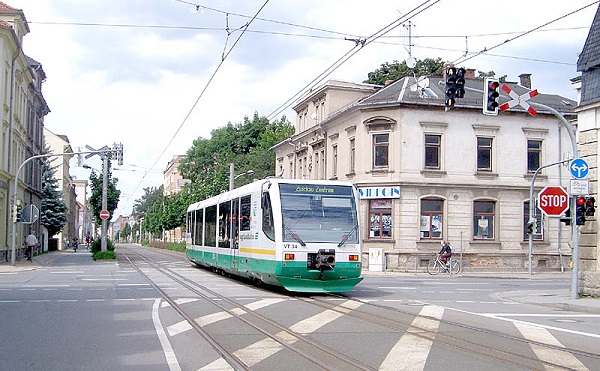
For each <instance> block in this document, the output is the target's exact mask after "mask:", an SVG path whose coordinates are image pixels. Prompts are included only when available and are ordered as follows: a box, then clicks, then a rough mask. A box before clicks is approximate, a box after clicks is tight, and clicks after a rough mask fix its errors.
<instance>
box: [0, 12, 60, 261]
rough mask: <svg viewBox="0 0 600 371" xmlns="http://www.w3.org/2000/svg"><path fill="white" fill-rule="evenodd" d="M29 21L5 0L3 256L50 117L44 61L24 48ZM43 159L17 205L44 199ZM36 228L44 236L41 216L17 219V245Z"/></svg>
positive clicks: (0, 81) (0, 49) (1, 49)
mask: <svg viewBox="0 0 600 371" xmlns="http://www.w3.org/2000/svg"><path fill="white" fill-rule="evenodd" d="M28 33H29V26H28V23H27V19H26V18H25V14H24V13H23V11H22V10H20V9H16V8H13V7H10V6H8V5H7V4H5V3H3V2H0V60H1V62H2V65H3V66H4V67H3V73H2V74H0V101H1V102H2V104H3V107H4V109H2V110H1V111H0V121H1V122H2V130H1V131H0V260H5V261H9V260H11V257H10V252H11V250H12V246H11V244H12V230H13V223H14V220H13V217H12V208H13V206H14V205H13V195H14V194H15V177H16V176H17V171H18V170H19V168H20V166H21V164H23V163H24V162H25V161H26V160H27V159H28V158H30V157H32V156H35V155H39V154H41V153H42V150H43V125H44V117H45V115H47V114H48V112H49V109H48V106H47V104H46V102H45V100H44V98H43V96H42V83H43V82H44V81H45V73H44V71H43V69H42V66H41V64H40V63H38V62H36V61H35V60H33V59H31V58H29V57H27V56H26V55H25V54H24V53H23V39H24V37H25V35H27V34H28ZM40 170H41V162H40V161H38V160H32V161H28V162H27V163H26V164H25V165H24V167H23V168H22V169H21V171H20V172H19V174H18V181H17V182H16V195H17V205H20V206H21V207H26V206H29V205H35V206H36V207H37V208H38V209H39V207H40V203H41V202H40V200H41V198H40V197H41V171H40ZM30 228H31V229H32V231H33V232H34V234H36V236H37V237H38V240H40V241H44V240H45V239H44V230H43V228H42V227H41V226H40V223H39V220H38V221H36V222H34V223H33V224H31V225H29V224H21V223H16V225H15V231H16V235H15V241H16V243H15V245H16V246H15V250H16V251H17V252H19V250H20V247H21V246H22V241H23V239H24V237H25V236H26V235H27V234H28V233H29V229H30Z"/></svg>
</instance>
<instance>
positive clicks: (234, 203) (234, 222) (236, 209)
mask: <svg viewBox="0 0 600 371" xmlns="http://www.w3.org/2000/svg"><path fill="white" fill-rule="evenodd" d="M230 221H231V223H230V233H231V235H230V238H229V244H230V249H229V251H230V253H231V268H232V269H235V270H238V269H239V264H240V263H239V258H240V256H239V255H240V238H239V237H240V202H239V199H237V198H236V199H233V200H231V218H230Z"/></svg>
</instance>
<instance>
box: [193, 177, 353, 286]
mask: <svg viewBox="0 0 600 371" xmlns="http://www.w3.org/2000/svg"><path fill="white" fill-rule="evenodd" d="M358 213H359V200H358V192H357V190H356V188H355V187H354V186H353V185H352V183H349V182H344V181H324V180H321V181H319V180H298V179H281V178H269V179H265V180H258V181H254V182H253V183H250V184H247V185H245V186H242V187H240V188H236V189H234V190H232V191H229V192H224V193H222V194H220V195H218V196H214V197H211V198H209V199H206V200H204V201H201V202H198V203H195V204H192V205H190V206H189V207H188V210H187V233H186V254H187V257H188V259H190V261H192V262H194V263H195V264H197V265H199V266H204V267H210V268H213V269H215V270H222V271H224V272H227V273H229V274H232V275H237V276H242V277H247V278H250V279H253V280H257V281H260V282H264V283H266V284H271V285H277V286H283V287H285V288H286V289H287V290H289V291H297V292H344V291H349V290H352V288H353V287H354V286H356V285H357V284H358V283H359V282H360V281H361V280H362V277H360V273H361V266H362V263H361V252H362V239H361V235H360V234H361V227H360V218H359V215H358Z"/></svg>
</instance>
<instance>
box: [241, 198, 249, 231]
mask: <svg viewBox="0 0 600 371" xmlns="http://www.w3.org/2000/svg"><path fill="white" fill-rule="evenodd" d="M240 230H242V231H249V230H250V196H244V197H242V198H241V203H240Z"/></svg>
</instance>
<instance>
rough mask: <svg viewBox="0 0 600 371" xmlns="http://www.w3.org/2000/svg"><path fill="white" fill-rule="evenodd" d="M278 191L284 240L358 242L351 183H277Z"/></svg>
mask: <svg viewBox="0 0 600 371" xmlns="http://www.w3.org/2000/svg"><path fill="white" fill-rule="evenodd" d="M279 191H280V194H281V213H282V216H283V240H284V241H286V242H299V241H302V242H304V243H307V242H334V243H338V244H340V243H341V244H344V243H357V242H358V220H357V213H356V203H355V199H354V194H353V192H352V187H351V186H340V185H305V184H302V185H299V184H280V185H279Z"/></svg>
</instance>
